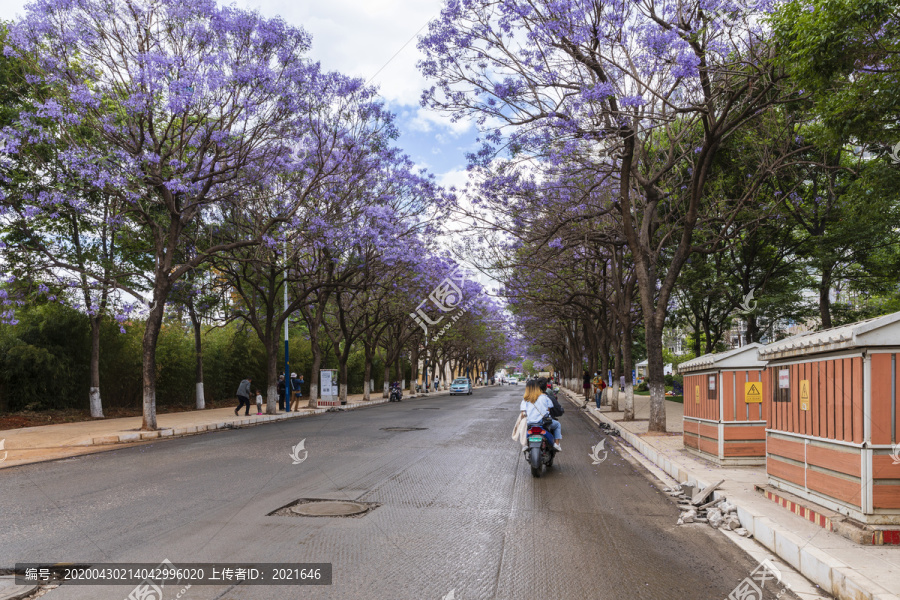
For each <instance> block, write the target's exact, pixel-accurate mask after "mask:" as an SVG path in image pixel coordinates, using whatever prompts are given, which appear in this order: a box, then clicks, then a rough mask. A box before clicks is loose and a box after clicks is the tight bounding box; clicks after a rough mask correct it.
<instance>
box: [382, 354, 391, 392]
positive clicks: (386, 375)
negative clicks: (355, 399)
mask: <svg viewBox="0 0 900 600" xmlns="http://www.w3.org/2000/svg"><path fill="white" fill-rule="evenodd" d="M390 385H391V364H390V363H389V362H388V361H387V355H385V357H384V392H383V393H382V395H381V397H382V398H387V397H388V396H390V395H391V393H390Z"/></svg>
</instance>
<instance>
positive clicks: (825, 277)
mask: <svg viewBox="0 0 900 600" xmlns="http://www.w3.org/2000/svg"><path fill="white" fill-rule="evenodd" d="M833 271H834V266H833V265H827V266H825V267H823V268H822V277H821V279H820V280H819V317H820V318H821V319H822V329H831V328H832V327H833V325H832V324H831V276H832V272H833Z"/></svg>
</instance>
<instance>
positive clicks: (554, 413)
mask: <svg viewBox="0 0 900 600" xmlns="http://www.w3.org/2000/svg"><path fill="white" fill-rule="evenodd" d="M545 393H546V394H547V397H548V398H550V401H551V402H553V406H552V407H551V408H550V416H551V417H553V418H554V419H555V418H557V417H561V416H563V414H565V412H566V411H565V409H563V407H562V405H560V403H559V401H558V400H557V399H556V394H554V393H553V391H552V390H550V389H547V391H546V392H545Z"/></svg>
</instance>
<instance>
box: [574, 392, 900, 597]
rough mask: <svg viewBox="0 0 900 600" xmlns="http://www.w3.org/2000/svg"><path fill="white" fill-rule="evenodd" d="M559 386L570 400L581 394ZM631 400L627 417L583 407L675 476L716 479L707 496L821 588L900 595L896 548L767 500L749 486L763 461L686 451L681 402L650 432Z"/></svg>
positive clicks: (761, 477) (638, 403)
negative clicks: (750, 463) (724, 459)
mask: <svg viewBox="0 0 900 600" xmlns="http://www.w3.org/2000/svg"><path fill="white" fill-rule="evenodd" d="M566 392H567V393H568V394H569V399H570V400H571V401H572V402H573V403H577V404H578V405H579V406H580V405H581V403H582V402H583V401H584V397H583V396H581V395H576V394H575V393H574V392H571V391H569V390H566ZM634 403H635V419H636V420H635V421H623V420H622V419H623V417H624V414H623V413H622V412H611V411H610V407H609V406H603V407H601V410H599V411H598V410H597V409H596V408H595V406H594V403H593V402H590V404H589V408H588V413H589V414H590V415H591V416H592V417H593V418H594V419H595V420H597V421H598V422H599V421H605V422H607V423H609V424H610V425H615V426H616V427H617V428H618V429H619V431H620V434H621V438H622V439H623V440H625V441H626V442H628V443H629V444H630V445H631V446H632V447H633V448H634V449H635V450H637V451H638V452H640V453H641V454H643V455H644V456H645V457H646V458H647V459H649V460H650V461H651V462H653V463H654V464H656V465H657V466H658V467H659V468H660V469H662V470H663V471H665V472H666V473H667V474H668V475H669V476H671V477H672V478H674V479H676V480H677V481H678V482H685V481H686V482H688V483H691V484H694V485H698V486H699V487H701V488H702V487H706V486H707V485H711V484H714V483H716V482H718V481H719V480H723V479H724V480H725V483H723V484H722V485H721V486H720V487H719V489H718V491H717V492H716V493H715V496H717V497H725V498H727V499H728V501H729V502H731V503H732V504H734V505H736V506H737V507H738V516H739V517H740V520H741V524H742V525H743V527H744V528H746V529H747V530H748V531H749V532H750V533H751V534H752V535H753V537H754V539H756V541H757V542H759V543H760V544H762V545H763V546H765V547H766V548H768V549H769V550H770V551H772V552H773V553H775V555H777V556H778V557H780V558H781V559H782V560H784V561H785V562H786V563H788V564H790V565H791V566H792V567H793V568H795V569H796V570H797V571H799V572H800V573H802V574H803V576H804V577H806V578H807V579H809V580H810V581H812V582H813V583H814V584H816V585H817V586H819V587H820V588H821V589H822V590H823V591H825V592H827V593H829V594H831V595H832V596H834V597H835V598H838V599H840V600H845V599H846V600H851V599H852V600H862V599H865V600H900V547H898V546H865V545H860V544H856V543H854V542H852V541H850V540H849V539H846V538H844V537H841V536H840V535H838V534H836V533H832V532H830V531H827V530H825V529H823V528H821V527H819V526H817V525H815V524H814V523H811V522H810V521H808V520H807V519H804V518H802V517H800V516H798V515H796V514H794V513H792V512H790V511H788V510H787V509H785V508H782V507H781V506H779V505H778V504H776V503H774V502H772V501H771V500H767V499H766V498H765V496H764V495H763V494H762V493H760V492H759V491H757V490H756V487H755V486H757V485H761V486H762V485H766V483H767V479H766V469H765V467H764V466H759V467H720V466H718V465H715V464H713V463H711V462H707V461H705V460H703V459H702V458H699V457H697V456H695V455H693V454H690V453H689V452H687V451H686V450H685V449H684V444H683V442H682V416H683V412H684V405H682V404H680V403H677V402H667V403H666V423H667V429H668V432H669V433H668V434H650V433H648V425H649V417H650V397H649V396H635V397H634Z"/></svg>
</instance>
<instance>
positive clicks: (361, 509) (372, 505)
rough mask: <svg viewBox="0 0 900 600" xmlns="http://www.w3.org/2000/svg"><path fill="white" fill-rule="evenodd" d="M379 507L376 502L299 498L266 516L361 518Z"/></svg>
mask: <svg viewBox="0 0 900 600" xmlns="http://www.w3.org/2000/svg"><path fill="white" fill-rule="evenodd" d="M379 506H381V505H380V504H378V503H377V502H361V501H356V500H331V499H323V498H300V499H299V500H294V501H293V502H291V503H290V504H287V505H285V506H282V507H281V508H279V509H277V510H273V511H272V512H270V513H269V514H268V516H270V517H272V516H279V517H361V516H363V515H365V514H366V513H368V512H371V511H373V510H375V509H376V508H378V507H379Z"/></svg>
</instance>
